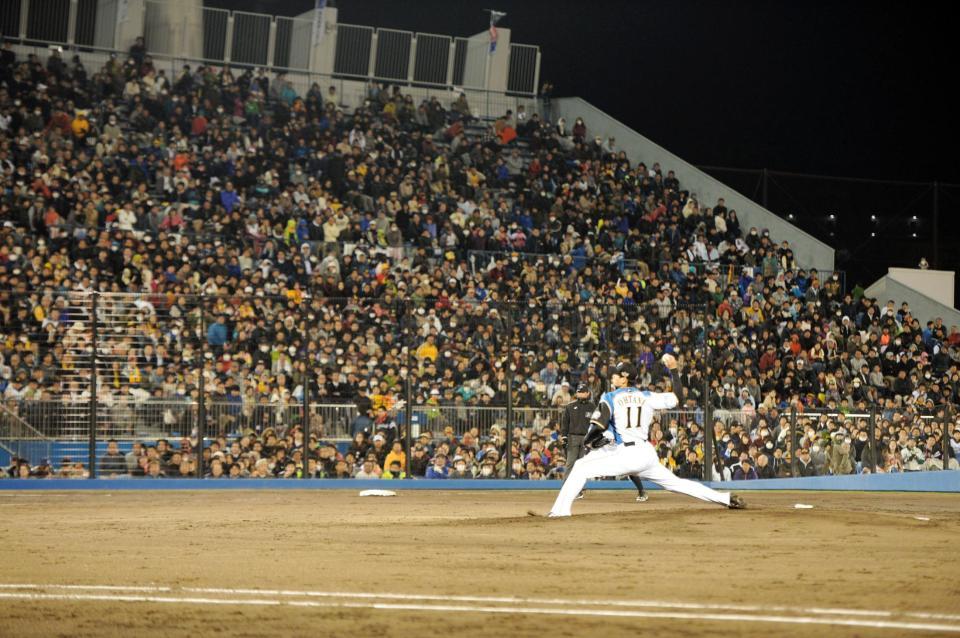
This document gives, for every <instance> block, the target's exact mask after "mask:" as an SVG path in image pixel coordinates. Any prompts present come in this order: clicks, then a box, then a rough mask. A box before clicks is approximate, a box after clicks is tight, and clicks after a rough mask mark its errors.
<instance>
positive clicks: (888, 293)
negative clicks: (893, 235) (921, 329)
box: [864, 275, 960, 326]
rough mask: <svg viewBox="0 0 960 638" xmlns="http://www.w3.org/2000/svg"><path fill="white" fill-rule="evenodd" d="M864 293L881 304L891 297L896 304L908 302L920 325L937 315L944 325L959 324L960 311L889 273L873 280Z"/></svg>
mask: <svg viewBox="0 0 960 638" xmlns="http://www.w3.org/2000/svg"><path fill="white" fill-rule="evenodd" d="M864 294H866V295H867V296H868V297H874V298H876V300H877V301H878V302H879V303H881V304H885V303H886V302H887V300H888V299H893V301H894V302H895V303H896V304H897V306H899V305H900V304H901V303H903V302H904V301H906V302H907V303H908V304H910V310H911V312H912V313H913V316H914V317H916V318H917V319H919V320H920V323H921V325H924V324H926V323H927V322H928V321H931V320H933V319H936V318H937V317H942V318H943V323H944V324H945V325H947V326H960V312H958V311H957V310H956V309H955V308H953V307H951V306H945V305H944V304H942V303H940V302H939V301H937V300H936V299H932V298H931V297H928V296H926V295H924V294H923V293H922V292H919V291H918V290H916V289H914V288H911V287H910V286H908V285H906V284H904V283H902V282H900V281H897V280H896V279H894V278H893V277H891V276H889V275H887V276H885V277H881V278H880V279H878V280H877V281H876V282H874V284H873V285H871V286H870V287H869V288H867V289H866V290H865V291H864Z"/></svg>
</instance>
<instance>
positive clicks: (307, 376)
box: [300, 301, 313, 479]
mask: <svg viewBox="0 0 960 638" xmlns="http://www.w3.org/2000/svg"><path fill="white" fill-rule="evenodd" d="M302 303H303V302H302V301H301V304H302ZM300 312H301V313H302V312H303V308H302V307H301V308H300ZM310 363H311V357H310V354H309V353H307V361H306V364H305V366H306V369H305V370H304V375H303V451H302V453H301V455H300V460H301V462H302V463H303V472H302V473H301V475H300V477H301V478H305V479H306V478H310V475H309V472H310V384H311V383H312V379H313V366H312V365H310Z"/></svg>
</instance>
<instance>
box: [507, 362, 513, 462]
mask: <svg viewBox="0 0 960 638" xmlns="http://www.w3.org/2000/svg"><path fill="white" fill-rule="evenodd" d="M505 453H506V457H507V467H506V470H507V478H508V479H512V478H513V364H512V363H511V364H510V365H509V366H507V449H506V451H505Z"/></svg>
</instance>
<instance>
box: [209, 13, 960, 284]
mask: <svg viewBox="0 0 960 638" xmlns="http://www.w3.org/2000/svg"><path fill="white" fill-rule="evenodd" d="M332 1H333V0H331V2H332ZM206 4H207V5H209V6H217V7H222V8H230V9H244V10H248V11H257V12H262V13H271V14H280V15H297V14H299V13H302V12H303V11H307V10H309V9H311V8H312V7H313V1H312V0H206ZM336 4H337V6H338V8H339V21H340V22H346V23H352V24H364V25H370V26H375V27H390V28H397V29H406V30H411V31H423V32H428V33H438V34H445V35H454V36H466V35H471V34H473V33H477V32H479V31H482V30H484V29H485V28H486V27H487V25H488V22H487V20H488V19H487V15H486V13H484V12H483V9H484V8H493V9H498V10H501V11H506V12H507V16H506V17H505V18H503V20H502V21H501V22H500V26H502V27H507V28H510V29H511V31H512V35H511V37H512V39H513V41H515V42H519V43H523V44H535V45H539V46H540V48H541V52H542V63H541V73H540V78H541V82H542V81H551V82H553V83H554V85H555V86H556V94H558V95H579V96H581V97H583V98H584V99H586V100H588V101H590V102H592V103H593V104H595V105H597V106H598V107H599V108H601V109H603V110H604V111H606V112H607V113H609V114H610V115H612V116H614V117H616V118H617V119H619V120H621V121H622V122H624V123H626V124H628V125H629V126H631V127H632V128H634V129H635V130H637V131H638V132H640V133H642V134H643V135H646V136H647V137H649V138H651V139H653V140H654V141H656V142H658V143H659V144H661V145H663V146H665V147H666V148H669V149H670V150H671V151H673V152H675V153H676V154H678V155H680V156H681V157H683V158H685V159H687V160H688V161H690V162H692V163H694V164H697V165H699V166H711V167H735V168H745V169H755V172H752V173H748V172H736V173H735V172H730V171H718V170H710V172H711V173H713V174H714V175H716V176H717V177H719V178H721V179H723V180H725V181H727V182H728V183H729V184H731V186H733V187H735V188H737V190H740V191H741V192H743V193H745V194H746V195H748V196H751V197H753V198H754V199H756V200H757V201H761V200H762V195H763V188H762V179H761V174H760V173H759V170H758V169H761V168H767V169H769V170H770V171H772V172H771V173H770V174H769V175H768V177H767V189H766V190H767V203H768V206H769V207H770V208H771V210H773V211H774V212H776V213H778V214H780V215H782V216H785V217H786V216H787V215H793V218H792V219H791V221H792V222H793V223H795V224H797V225H798V226H800V227H801V228H803V229H804V230H807V231H808V232H811V233H812V234H814V235H815V236H817V237H818V238H820V239H822V240H824V241H826V242H827V243H829V244H831V245H832V246H834V247H835V248H836V249H837V251H838V252H837V267H838V268H839V269H842V270H845V271H846V272H847V273H848V284H849V285H853V284H855V283H858V282H859V283H862V284H864V285H867V284H869V283H872V281H873V280H874V279H875V278H876V277H878V276H880V275H882V274H883V273H885V272H886V267H887V266H909V267H914V266H916V264H917V262H918V261H919V259H920V257H924V256H925V257H926V258H927V260H928V261H930V262H931V265H932V266H936V267H940V268H944V269H951V270H956V269H957V268H958V266H960V251H958V250H957V249H958V248H960V223H958V222H957V220H956V218H957V215H956V212H957V210H958V208H960V186H956V187H949V186H941V187H940V188H939V189H937V190H938V199H939V212H940V214H939V225H938V228H937V230H938V232H937V233H936V234H935V233H934V220H933V210H934V199H935V198H934V189H933V188H932V183H933V181H934V180H937V181H938V182H940V183H944V182H946V183H952V184H960V164H958V163H957V162H956V161H954V157H953V155H954V154H953V152H952V151H953V150H954V148H953V147H954V146H955V145H956V144H957V142H958V141H960V137H958V135H957V134H958V129H960V126H958V123H957V108H956V105H955V101H954V100H953V98H950V97H949V96H950V95H952V94H953V92H954V87H955V85H956V74H955V72H954V70H953V67H954V65H955V62H956V59H957V58H958V57H960V55H958V53H960V51H958V47H957V45H956V44H955V41H956V38H955V36H954V34H953V33H951V28H950V25H951V24H952V23H953V22H954V20H953V17H954V16H953V15H950V14H945V13H944V11H943V10H941V9H940V8H939V7H935V6H934V5H930V6H926V5H924V4H922V3H921V4H917V3H914V4H910V5H904V4H902V3H899V4H893V3H890V2H872V3H868V2H844V1H833V2H816V1H814V2H798V1H765V2H764V1H737V2H732V1H729V0H728V1H725V2H720V1H717V0H713V1H711V0H702V1H697V0H669V1H667V0H658V1H656V2H647V1H634V2H619V1H601V2H580V3H574V2H566V1H565V2H557V1H554V2H541V1H534V0H417V1H400V0H338V1H337V2H336ZM587 125H588V126H589V122H588V123H587ZM664 168H669V167H666V166H665V167H664ZM784 172H793V173H813V174H817V175H825V176H833V177H857V178H868V179H872V180H899V181H909V182H918V183H916V184H876V183H865V182H853V181H840V180H824V179H809V178H799V177H794V176H788V175H784V174H783V173H784ZM831 213H832V214H834V215H836V219H835V220H830V219H829V217H828V216H829V215H830V214H831ZM871 215H875V216H876V217H877V220H876V221H875V222H874V221H872V220H871ZM914 216H916V217H917V219H916V220H915V221H914V220H913V217H914ZM871 233H873V236H871ZM914 233H915V234H916V237H914V236H913V235H914ZM935 238H939V240H940V242H941V243H940V246H939V260H937V263H934V258H933V255H934V248H933V242H934V239H935Z"/></svg>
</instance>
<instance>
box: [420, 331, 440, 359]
mask: <svg viewBox="0 0 960 638" xmlns="http://www.w3.org/2000/svg"><path fill="white" fill-rule="evenodd" d="M438 354H439V351H438V350H437V344H436V343H434V337H433V335H429V336H428V337H427V340H426V342H424V343H422V344H421V345H420V347H419V348H417V358H418V359H420V360H421V361H423V360H425V359H429V360H430V361H436V360H437V355H438Z"/></svg>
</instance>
